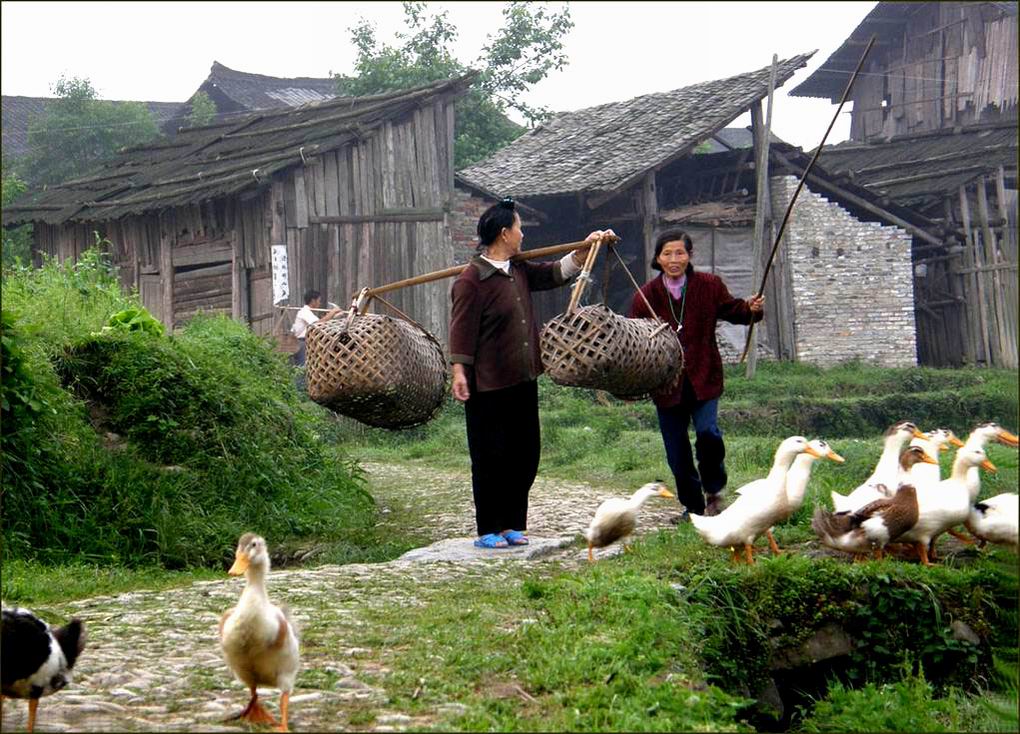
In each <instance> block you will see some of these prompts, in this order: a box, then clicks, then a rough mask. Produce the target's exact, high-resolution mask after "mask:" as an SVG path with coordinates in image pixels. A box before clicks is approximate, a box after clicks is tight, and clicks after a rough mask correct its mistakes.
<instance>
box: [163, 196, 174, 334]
mask: <svg viewBox="0 0 1020 734" xmlns="http://www.w3.org/2000/svg"><path fill="white" fill-rule="evenodd" d="M163 216H164V215H162V214H161V215H160V219H161V220H162V219H163ZM167 216H169V217H170V222H168V223H166V224H163V223H162V222H161V225H162V226H160V228H159V280H160V284H161V285H162V286H163V287H162V291H163V307H162V308H163V325H164V326H165V327H166V329H167V331H173V328H174V260H173V243H174V240H176V239H177V231H176V226H174V225H173V222H174V214H173V212H172V211H171V212H169V213H168V215H167Z"/></svg>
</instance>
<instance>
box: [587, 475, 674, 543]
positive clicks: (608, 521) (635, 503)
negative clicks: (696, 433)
mask: <svg viewBox="0 0 1020 734" xmlns="http://www.w3.org/2000/svg"><path fill="white" fill-rule="evenodd" d="M672 496H673V495H672V494H671V493H670V491H669V490H668V489H666V485H665V484H663V483H662V482H651V483H650V484H646V485H644V486H643V487H641V489H639V490H637V491H636V492H635V493H634V494H632V495H631V497H630V499H623V498H622V497H611V498H609V499H607V500H606V501H605V502H603V503H602V504H601V505H599V506H598V509H597V510H595V517H594V518H592V521H591V525H589V526H588V529H587V530H585V531H583V535H584V537H585V539H586V540H587V541H588V560H589V561H592V562H594V561H595V555H594V553H593V552H592V549H593V548H605V547H606V546H607V545H609V544H610V543H615V542H616V541H617V540H621V539H626V538H627V536H628V535H630V534H631V533H633V532H634V528H636V527H637V513H638V510H640V509H641V505H643V504H644V503H645V502H647V501H648V500H649V499H651V498H652V497H672Z"/></svg>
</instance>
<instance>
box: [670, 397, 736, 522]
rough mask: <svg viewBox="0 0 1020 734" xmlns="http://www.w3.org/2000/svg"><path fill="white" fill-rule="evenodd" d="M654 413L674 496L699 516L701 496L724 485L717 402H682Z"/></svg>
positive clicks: (701, 503) (724, 456)
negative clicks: (691, 433) (689, 432)
mask: <svg viewBox="0 0 1020 734" xmlns="http://www.w3.org/2000/svg"><path fill="white" fill-rule="evenodd" d="M685 392H686V391H685ZM656 412H657V413H658V415H659V431H660V432H661V433H662V443H663V445H665V447H666V461H667V462H668V463H669V468H670V470H671V471H672V472H673V479H674V480H675V481H676V497H677V499H678V500H679V501H680V503H681V504H682V505H683V506H684V507H685V508H687V510H688V511H690V512H693V513H695V514H699V515H700V514H702V513H704V512H705V496H704V495H705V494H708V495H715V494H718V493H719V492H721V491H722V489H723V487H725V486H726V465H725V463H724V460H725V458H726V446H725V445H724V444H723V437H722V431H720V430H719V423H718V418H719V399H718V398H713V399H712V400H686V399H685V400H683V401H681V403H680V404H679V405H674V406H671V407H669V408H656ZM691 421H693V422H694V435H695V443H694V450H695V452H696V454H697V458H698V468H697V469H695V468H694V456H692V454H691V442H690V439H689V438H688V437H687V427H688V425H689V424H690V423H691ZM702 492H704V494H702Z"/></svg>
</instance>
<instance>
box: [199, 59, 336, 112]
mask: <svg viewBox="0 0 1020 734" xmlns="http://www.w3.org/2000/svg"><path fill="white" fill-rule="evenodd" d="M205 84H210V85H213V86H215V87H216V88H217V89H219V90H220V91H221V92H222V93H223V94H225V95H226V96H227V97H229V98H230V99H232V100H234V101H235V102H237V103H238V104H239V105H241V106H242V107H244V108H245V109H248V110H267V109H278V108H281V107H297V106H298V105H302V104H306V103H308V102H322V101H324V100H327V99H333V98H334V97H336V96H339V95H337V91H336V80H335V79H333V78H314V77H307V76H299V77H292V78H283V77H275V76H264V75H262V74H249V73H248V72H245V71H235V70H234V69H229V68H227V67H226V66H224V65H223V64H221V63H219V62H218V61H214V62H213V65H212V69H210V71H209V76H208V78H207V79H206V80H205ZM203 86H204V85H203Z"/></svg>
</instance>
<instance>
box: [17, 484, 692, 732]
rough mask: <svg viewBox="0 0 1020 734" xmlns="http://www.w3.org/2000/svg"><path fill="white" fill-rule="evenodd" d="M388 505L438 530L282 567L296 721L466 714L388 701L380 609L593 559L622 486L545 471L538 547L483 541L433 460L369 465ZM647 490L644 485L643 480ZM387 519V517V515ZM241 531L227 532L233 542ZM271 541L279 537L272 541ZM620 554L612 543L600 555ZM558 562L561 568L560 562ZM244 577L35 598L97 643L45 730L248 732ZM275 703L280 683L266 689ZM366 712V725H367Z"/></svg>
mask: <svg viewBox="0 0 1020 734" xmlns="http://www.w3.org/2000/svg"><path fill="white" fill-rule="evenodd" d="M365 468H366V470H367V473H368V477H369V481H370V482H371V485H372V492H373V494H375V496H376V497H377V499H378V500H379V501H380V504H381V505H382V506H383V508H384V510H386V512H384V514H383V517H384V518H385V517H392V518H394V520H393V522H395V523H396V522H398V521H399V520H400V518H404V519H405V520H406V518H408V517H414V518H417V521H418V522H419V523H420V525H421V527H420V531H421V532H422V534H423V536H424V537H427V538H428V539H429V540H430V541H436V542H435V543H434V544H433V545H431V546H428V547H427V548H423V549H418V550H417V551H412V552H411V553H408V554H406V555H405V556H404V557H402V558H400V559H397V560H394V561H390V562H388V563H376V564H351V565H346V566H335V565H329V566H321V567H318V568H312V569H295V570H290V569H285V570H278V571H273V572H272V573H271V575H270V577H269V581H268V588H269V593H270V596H271V597H272V598H273V600H274V601H276V602H278V603H279V602H285V603H287V604H289V605H290V607H291V612H292V616H293V617H294V618H296V620H297V623H298V625H299V627H300V629H301V637H302V671H301V673H300V674H299V676H298V685H297V687H296V689H295V691H294V693H293V696H292V698H291V712H290V724H291V729H292V730H293V731H355V730H357V731H400V730H403V729H406V728H411V727H414V728H420V727H423V726H431V725H436V726H439V727H441V726H442V723H443V721H444V719H446V718H448V717H451V716H455V715H457V714H459V713H462V712H463V710H464V708H463V705H462V704H460V703H459V702H457V701H447V702H444V703H441V704H439V705H437V706H435V707H433V710H432V711H430V712H429V713H428V714H427V715H420V714H419V715H417V716H409V715H408V714H406V713H404V712H402V711H398V710H394V709H392V708H391V707H390V706H389V705H388V696H387V694H386V691H385V686H386V680H387V676H388V675H389V674H390V672H391V670H390V669H389V668H387V665H388V664H390V663H389V662H388V658H387V657H386V656H380V655H379V651H378V650H373V649H371V648H370V647H369V646H368V645H369V644H370V643H369V642H367V641H368V640H371V639H372V637H373V634H372V629H371V625H372V623H371V621H370V620H369V619H368V617H370V614H369V612H371V610H372V609H374V608H377V607H380V606H384V607H386V606H389V605H396V604H402V605H413V604H416V603H417V600H416V599H415V591H416V590H431V589H435V588H441V587H442V586H443V585H444V584H448V583H449V582H450V581H451V580H453V579H457V578H465V577H470V576H478V577H481V576H484V577H485V578H486V579H487V580H489V581H490V582H491V581H493V580H495V581H496V582H498V581H500V580H501V579H505V580H507V581H508V582H509V581H511V580H512V579H513V578H515V577H516V576H517V575H519V574H520V573H521V571H522V570H523V569H524V568H525V566H524V565H523V564H522V563H521V562H522V561H530V562H531V563H530V564H529V565H528V566H527V568H533V564H535V563H541V564H558V566H560V567H563V566H574V565H580V564H583V563H584V562H585V555H586V549H585V548H584V547H583V545H581V543H580V542H575V541H577V539H578V538H579V536H578V533H579V531H580V529H581V528H583V527H586V526H587V524H588V522H589V521H590V519H591V517H592V515H593V514H594V511H595V508H596V507H597V506H598V504H599V503H600V502H601V501H602V500H604V499H606V498H607V497H610V496H613V495H618V494H620V493H619V492H614V491H609V490H604V489H597V488H593V487H591V486H589V485H587V484H578V483H566V482H560V481H557V480H551V479H544V478H540V479H539V480H538V481H537V482H536V484H535V487H534V488H533V490H532V494H531V497H532V504H531V509H530V512H529V518H530V522H531V527H530V529H529V531H530V532H529V534H530V535H531V538H532V541H533V542H532V545H530V546H528V547H526V548H519V549H512V550H496V551H479V550H476V549H474V547H473V546H472V544H471V541H472V539H473V532H474V516H473V505H472V502H471V489H470V483H469V481H468V480H467V479H466V478H465V477H464V475H462V474H455V473H448V472H441V471H436V470H433V469H428V468H423V467H408V466H390V465H383V464H367V465H365ZM634 489H636V487H635V488H634ZM677 512H678V510H677V505H676V503H675V501H668V500H651V501H649V502H648V503H647V504H646V505H645V507H644V510H643V511H642V515H641V518H640V525H639V528H638V532H639V533H640V532H642V531H645V532H647V531H648V530H651V529H654V528H656V527H663V526H667V525H668V520H669V517H670V516H672V515H676V514H677ZM385 522H387V521H386V520H384V523H385ZM235 541H236V539H233V538H232V539H230V542H231V544H232V543H233V542H235ZM269 542H270V548H272V539H271V538H270V539H269ZM615 552H618V549H615V548H611V549H607V550H606V551H603V552H601V553H600V555H609V554H612V553H615ZM550 568H552V566H550ZM243 584H244V581H243V579H230V578H226V577H225V578H224V580H223V581H211V582H209V581H207V582H201V583H196V584H193V585H191V586H188V587H184V588H179V589H173V590H168V591H154V592H144V591H143V592H134V593H128V594H120V595H118V596H111V597H100V598H93V599H85V600H81V601H77V602H70V603H67V604H60V605H51V606H50V607H48V608H45V609H36V610H35V611H37V612H40V613H41V614H43V615H44V616H48V615H54V616H57V615H66V616H71V615H74V616H78V617H80V618H81V619H82V620H83V621H84V622H85V624H86V627H87V629H88V635H89V638H88V647H87V649H86V651H85V652H84V653H83V655H82V657H81V659H80V661H79V663H78V665H77V667H76V669H75V680H74V682H73V683H72V684H71V686H70V687H69V688H68V689H66V690H64V691H61V692H59V693H57V694H55V695H53V696H50V697H48V698H45V699H43V700H42V701H41V703H40V705H39V714H38V720H37V723H36V730H37V731H40V732H46V731H233V732H237V731H243V730H245V728H246V727H245V726H244V725H242V724H239V723H223V720H224V719H225V718H226V717H227V716H229V715H231V714H234V713H237V712H238V711H240V709H241V708H242V707H243V706H244V704H245V703H246V702H247V693H246V691H245V688H244V686H243V685H242V684H241V683H239V682H238V681H236V680H235V679H234V677H233V675H232V674H231V672H230V671H229V669H228V668H227V666H226V664H225V663H224V662H223V657H222V655H221V653H220V650H219V645H218V639H217V624H218V621H219V617H220V614H221V613H222V612H223V610H225V609H227V608H229V607H231V606H233V605H234V604H235V603H236V600H237V597H238V595H239V594H240V592H241V589H242V588H243ZM264 694H265V695H266V696H267V701H268V705H269V707H270V708H271V710H273V711H275V710H276V704H277V700H278V698H277V692H276V691H275V690H266V691H265V692H264ZM26 712H27V706H26V704H25V702H23V701H13V700H8V701H7V702H6V704H5V706H4V718H3V723H2V730H3V731H4V732H9V731H16V730H24V727H25V725H26V720H27V713H26ZM366 722H367V723H366Z"/></svg>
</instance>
